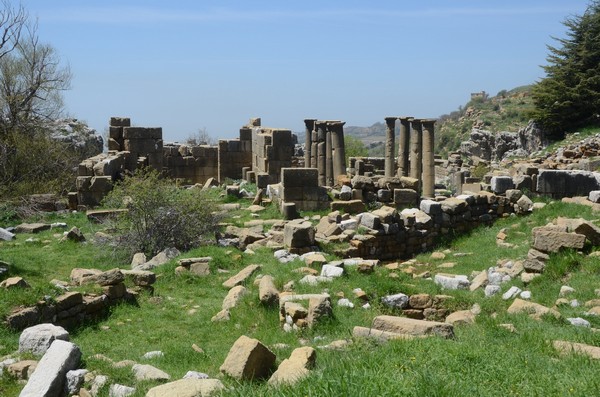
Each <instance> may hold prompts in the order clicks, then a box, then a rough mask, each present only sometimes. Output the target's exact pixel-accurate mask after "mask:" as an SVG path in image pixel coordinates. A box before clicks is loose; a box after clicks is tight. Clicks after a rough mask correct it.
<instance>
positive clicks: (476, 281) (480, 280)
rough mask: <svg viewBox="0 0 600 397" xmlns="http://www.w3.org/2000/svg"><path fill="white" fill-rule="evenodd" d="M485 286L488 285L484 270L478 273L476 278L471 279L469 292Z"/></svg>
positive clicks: (486, 274)
mask: <svg viewBox="0 0 600 397" xmlns="http://www.w3.org/2000/svg"><path fill="white" fill-rule="evenodd" d="M487 284H488V272H487V271H485V270H484V271H482V272H481V273H479V274H478V275H477V276H475V278H473V281H471V285H470V286H469V290H470V291H475V290H477V289H479V288H482V287H485V286H486V285H487Z"/></svg>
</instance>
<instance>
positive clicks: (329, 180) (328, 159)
mask: <svg viewBox="0 0 600 397" xmlns="http://www.w3.org/2000/svg"><path fill="white" fill-rule="evenodd" d="M325 186H333V149H332V147H331V131H330V130H329V124H328V125H327V132H326V135H325Z"/></svg>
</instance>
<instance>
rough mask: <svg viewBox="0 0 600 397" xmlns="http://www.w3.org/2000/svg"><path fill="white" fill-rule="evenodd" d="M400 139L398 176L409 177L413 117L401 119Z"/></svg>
mask: <svg viewBox="0 0 600 397" xmlns="http://www.w3.org/2000/svg"><path fill="white" fill-rule="evenodd" d="M399 119H400V137H399V141H400V142H398V176H408V172H409V171H410V165H409V162H408V148H409V145H410V121H411V120H412V117H400V118H399Z"/></svg>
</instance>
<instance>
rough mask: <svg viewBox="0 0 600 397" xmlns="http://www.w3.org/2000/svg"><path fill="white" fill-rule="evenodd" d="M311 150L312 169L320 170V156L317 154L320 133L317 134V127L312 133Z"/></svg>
mask: <svg viewBox="0 0 600 397" xmlns="http://www.w3.org/2000/svg"><path fill="white" fill-rule="evenodd" d="M311 142H312V143H311V150H310V165H309V166H310V168H318V164H319V154H318V153H317V151H318V150H317V145H318V144H319V133H318V132H317V126H316V125H315V129H314V130H313V131H312V133H311Z"/></svg>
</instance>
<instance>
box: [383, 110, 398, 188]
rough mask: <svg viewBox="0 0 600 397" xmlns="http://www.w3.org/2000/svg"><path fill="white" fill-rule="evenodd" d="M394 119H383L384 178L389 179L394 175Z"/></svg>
mask: <svg viewBox="0 0 600 397" xmlns="http://www.w3.org/2000/svg"><path fill="white" fill-rule="evenodd" d="M396 119H397V117H386V118H385V125H386V130H385V166H384V168H385V176H386V177H388V178H391V177H393V176H395V175H396V172H395V171H396V170H395V168H396V167H395V165H396V164H395V161H394V149H395V148H396V143H395V142H396V131H395V129H396Z"/></svg>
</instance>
